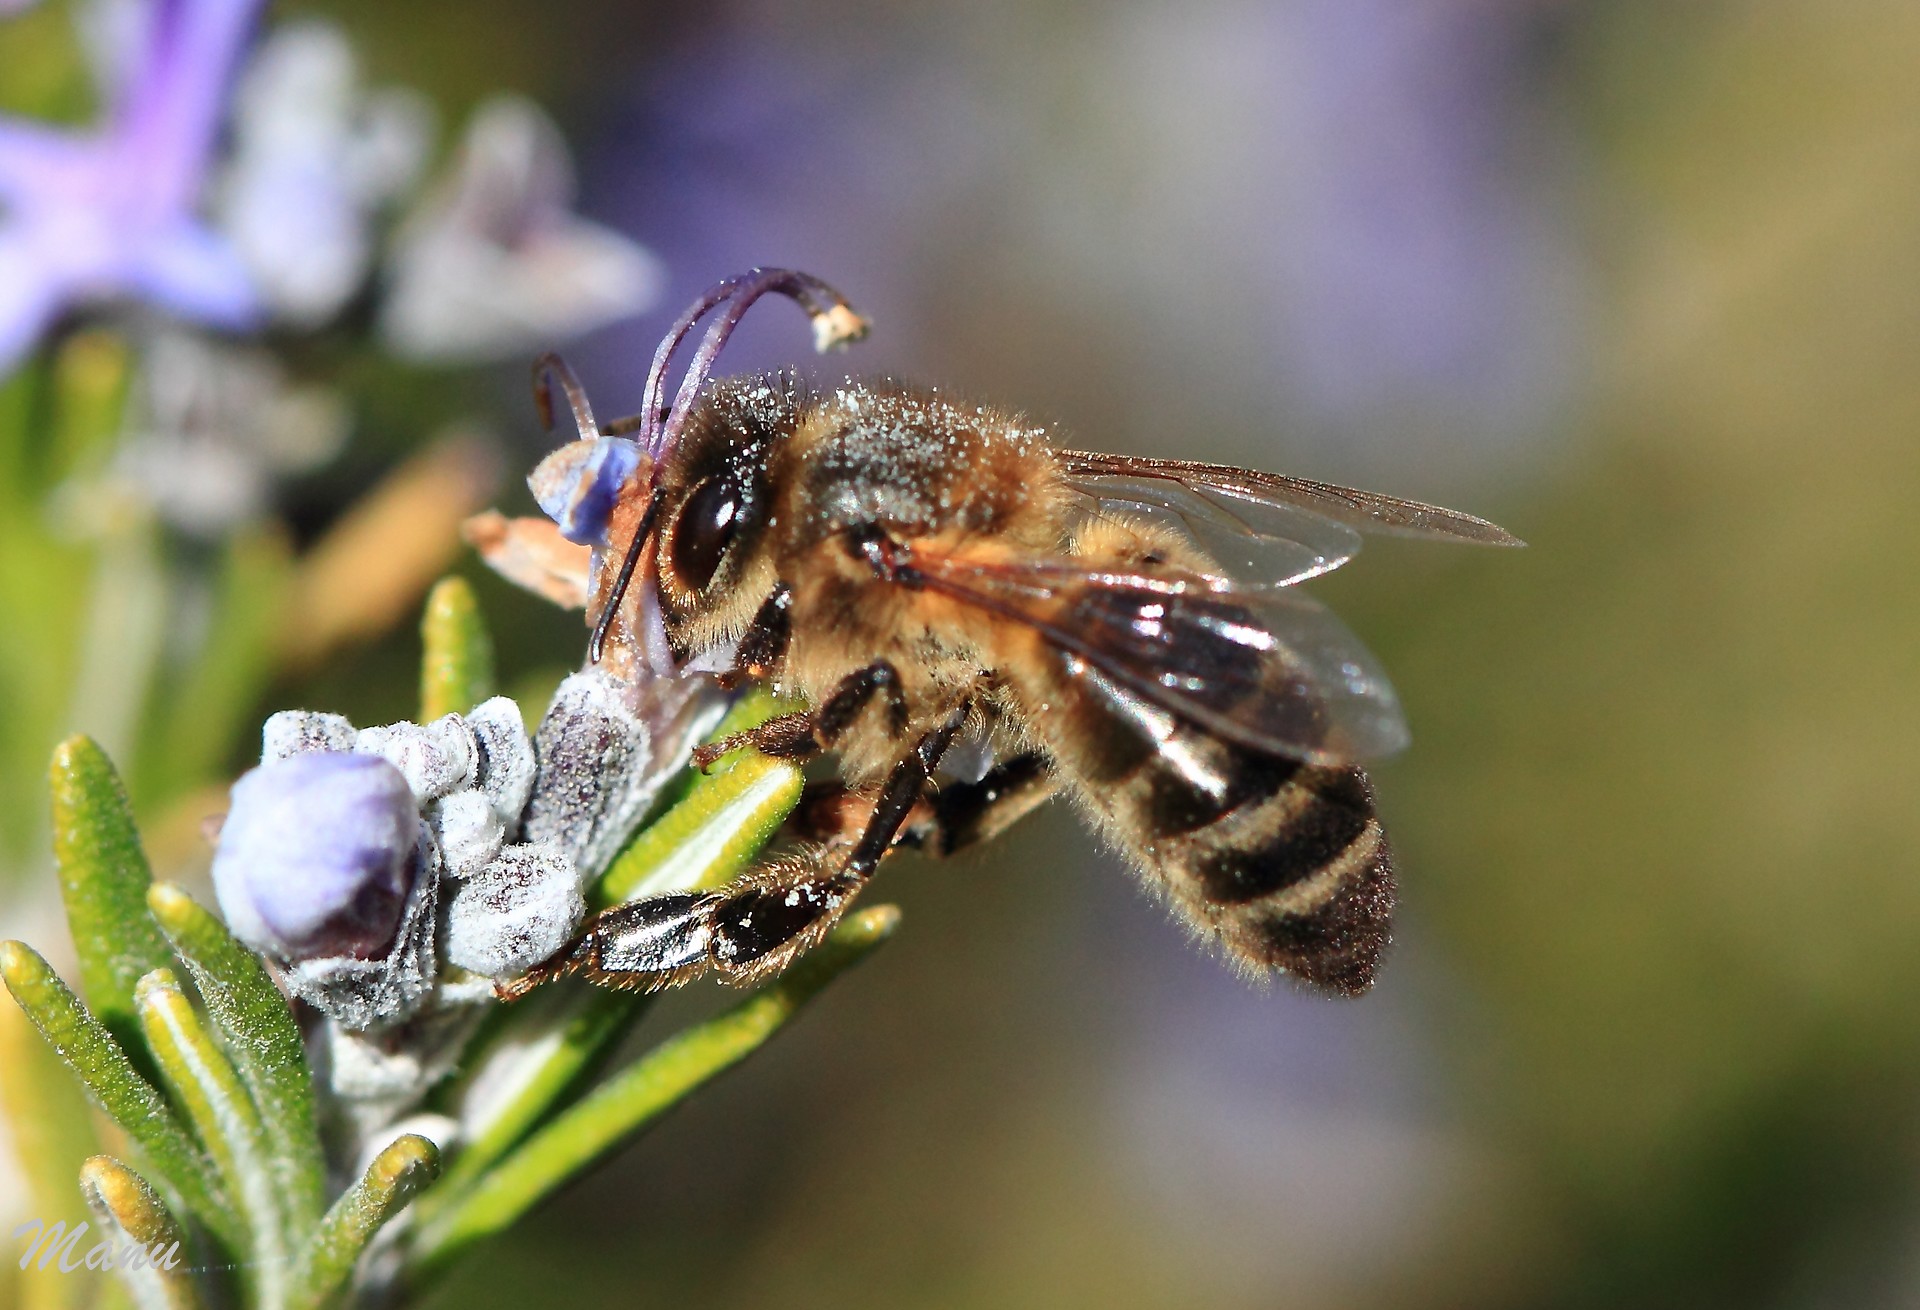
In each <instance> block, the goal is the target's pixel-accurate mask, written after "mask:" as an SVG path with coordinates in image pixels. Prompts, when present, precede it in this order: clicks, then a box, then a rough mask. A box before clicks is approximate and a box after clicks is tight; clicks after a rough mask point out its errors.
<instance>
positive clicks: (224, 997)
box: [147, 882, 326, 1234]
mask: <svg viewBox="0 0 1920 1310" xmlns="http://www.w3.org/2000/svg"><path fill="white" fill-rule="evenodd" d="M147 905H148V907H149V908H150V909H151V910H152V911H153V917H154V920H155V921H156V922H158V923H159V925H160V927H161V930H162V931H164V932H165V933H166V934H167V938H168V940H170V941H171V942H172V943H173V948H174V950H175V951H177V952H178V953H179V955H180V958H181V959H182V960H184V961H186V964H187V968H188V969H189V970H190V971H192V973H193V981H194V985H195V986H196V987H197V988H198V990H199V992H200V999H201V1000H203V1001H205V1002H206V1006H207V1016H208V1017H209V1018H210V1019H212V1020H213V1026H214V1030H215V1032H217V1033H218V1034H219V1037H220V1043H221V1045H222V1046H223V1047H224V1048H225V1050H226V1052H227V1055H228V1056H229V1057H230V1058H231V1059H232V1060H233V1065H234V1068H235V1069H236V1070H237V1071H238V1072H239V1074H240V1079H241V1081H242V1082H243V1083H245V1084H246V1088H247V1092H248V1094H249V1095H250V1096H251V1098H252V1100H253V1103H254V1105H256V1106H257V1107H258V1108H259V1112H260V1120H261V1124H262V1127H263V1130H264V1132H265V1136H266V1142H267V1164H268V1167H269V1168H270V1169H271V1170H272V1171H273V1174H274V1179H275V1182H276V1183H277V1184H278V1186H279V1188H280V1191H281V1195H282V1196H283V1198H284V1209H285V1210H286V1212H287V1219H288V1222H289V1225H290V1227H289V1229H288V1231H289V1233H290V1234H291V1233H293V1232H304V1231H305V1230H306V1229H307V1228H308V1227H309V1226H310V1225H312V1224H313V1222H314V1221H315V1220H317V1219H318V1218H319V1217H320V1212H321V1210H322V1209H323V1208H324V1207H325V1204H326V1200H325V1195H324V1189H325V1185H326V1161H325V1159H324V1157H323V1155H322V1153H321V1150H320V1138H319V1136H318V1134H317V1132H316V1130H315V1127H314V1111H313V1079H312V1076H311V1075H310V1074H309V1073H308V1072H307V1062H306V1051H305V1048H304V1047H303V1046H302V1045H301V1042H300V1029H299V1028H298V1027H297V1026H296V1025H295V1023H294V1019H293V1011H292V1010H291V1009H289V1008H288V1006H287V1001H286V998H285V997H284V996H282V995H281V994H280V989H279V988H278V987H276V986H274V984H273V979H272V978H270V977H269V976H268V975H267V970H266V967H265V966H264V965H262V964H261V963H260V959H259V957H258V956H256V955H254V954H253V952H251V951H249V950H247V948H246V947H244V946H242V945H241V944H240V943H239V942H237V941H235V940H234V939H233V937H232V936H231V935H230V934H229V933H228V932H227V930H226V928H225V927H224V926H223V925H222V924H221V923H220V921H219V920H218V919H216V918H214V916H213V915H212V914H210V913H208V912H207V910H206V909H204V908H203V907H202V906H200V905H199V904H198V903H197V902H195V901H194V899H193V898H192V897H191V896H189V895H187V894H186V893H185V892H184V891H181V890H180V889H179V888H178V887H175V886H174V885H173V884H171V883H164V882H163V883H155V884H154V885H153V887H152V888H151V889H149V890H148V892H147Z"/></svg>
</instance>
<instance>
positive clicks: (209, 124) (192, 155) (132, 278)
mask: <svg viewBox="0 0 1920 1310" xmlns="http://www.w3.org/2000/svg"><path fill="white" fill-rule="evenodd" d="M257 8H258V3H257V0H154V3H152V4H151V5H149V6H147V7H146V8H145V9H144V10H143V14H142V17H143V22H142V23H141V24H140V25H139V30H138V39H137V42H136V44H135V46H134V47H133V49H132V51H131V52H130V57H129V58H128V60H127V61H126V63H125V64H124V65H123V67H124V68H125V70H126V72H125V76H124V78H123V79H122V80H121V81H120V82H119V84H118V85H115V86H114V87H112V88H111V89H110V93H109V94H110V98H111V108H110V109H109V111H108V113H107V116H106V120H105V122H104V123H103V124H102V125H101V126H100V127H98V128H96V129H94V130H92V131H90V132H70V131H66V130H63V129H59V128H55V127H49V126H44V125H40V124H33V123H23V122H19V121H0V374H4V373H5V372H7V371H8V369H9V368H11V366H12V365H13V364H14V363H16V362H17V361H18V360H19V359H20V357H21V356H22V355H23V354H25V353H26V352H27V351H28V350H29V349H31V348H32V345H33V343H34V341H35V339H36V338H37V337H38V336H39V335H40V333H41V332H42V331H44V330H45V328H46V327H47V325H48V324H49V323H51V322H52V321H53V319H54V318H55V317H56V316H57V315H58V314H59V313H60V312H61V311H62V310H64V309H65V308H67V307H68V306H70V305H74V304H81V303H86V302H89V301H97V300H102V299H107V298H111V297H116V296H134V297H138V298H141V299H146V300H151V301H153V302H155V303H157V304H159V305H161V306H163V307H165V308H166V309H168V310H170V311H171V312H173V313H175V314H178V315H180V316H181V317H183V318H189V319H193V320H196V321H198V322H202V323H207V324H210V325H213V326H216V327H223V328H242V327H246V326H248V325H250V324H252V323H253V322H254V321H256V319H257V318H258V316H259V309H260V307H259V302H258V298H257V297H256V295H255V292H254V289H253V286H252V284H251V282H250V281H249V279H248V277H247V272H246V269H245V267H244V266H243V265H242V263H241V261H240V259H239V258H238V256H237V255H236V254H235V253H234V251H233V250H232V249H231V248H230V247H229V246H228V244H227V243H226V241H225V240H224V239H223V238H221V237H220V236H218V235H217V234H215V233H214V232H213V231H211V230H210V229H208V228H207V227H206V226H205V225H204V224H203V223H202V222H201V221H200V219H199V217H198V215H197V214H196V213H195V207H196V204H197V202H198V199H199V196H200V192H201V188H202V183H203V181H204V178H205V174H206V170H207V163H208V157H209V155H210V153H211V151H212V148H213V145H214V143H215V136H216V132H217V130H218V128H219V124H220V119H221V110H222V106H223V105H224V103H225V98H226V93H227V87H228V83H229V81H230V80H231V76H232V73H233V68H234V64H235V61H236V60H237V58H238V57H239V54H240V52H241V50H242V48H243V47H244V45H245V42H246V38H247V34H248V30H249V28H250V26H251V23H252V19H253V16H254V12H255V10H256V9H257Z"/></svg>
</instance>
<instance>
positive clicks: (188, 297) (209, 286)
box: [127, 222, 260, 329]
mask: <svg viewBox="0 0 1920 1310" xmlns="http://www.w3.org/2000/svg"><path fill="white" fill-rule="evenodd" d="M127 281H128V283H129V287H128V289H129V290H131V291H135V292H138V293H139V294H141V295H143V296H146V297H148V298H150V299H152V300H154V301H157V302H158V303H159V304H161V305H163V306H165V307H166V308H168V309H170V310H172V311H173V312H174V313H176V314H178V315H180V316H181V317H182V318H190V319H194V320H195V321H197V322H201V323H208V324H212V325H213V326H215V327H222V328H230V329H243V328H248V327H252V326H254V325H255V324H256V323H257V322H258V321H259V318H260V298H259V297H258V296H257V295H256V294H255V293H254V289H253V281H252V279H251V278H249V277H248V276H247V269H246V265H245V264H243V263H242V262H241V261H240V257H239V255H238V254H236V253H235V252H234V250H233V247H232V246H230V245H228V244H227V243H226V242H225V241H224V240H222V239H221V238H220V237H218V236H216V235H214V234H213V233H212V232H210V231H208V230H207V229H206V228H204V227H201V226H200V225H198V224H197V223H188V222H180V223H176V224H174V225H173V226H171V227H169V228H166V229H163V230H162V231H161V232H159V233H157V234H155V235H153V236H151V237H149V238H147V239H146V240H145V241H144V242H143V243H142V244H141V245H140V246H139V247H137V248H136V249H134V250H133V251H131V252H129V257H128V267H127Z"/></svg>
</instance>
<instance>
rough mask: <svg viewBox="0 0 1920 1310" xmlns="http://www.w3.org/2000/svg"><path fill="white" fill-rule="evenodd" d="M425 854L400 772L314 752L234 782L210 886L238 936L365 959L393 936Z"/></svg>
mask: <svg viewBox="0 0 1920 1310" xmlns="http://www.w3.org/2000/svg"><path fill="white" fill-rule="evenodd" d="M420 864H421V852H420V812H419V809H418V806H417V805H416V803H415V801H414V798H413V792H412V790H411V789H410V788H409V787H408V785H407V780H406V778H405V777H404V776H403V775H402V774H401V772H400V770H399V769H397V768H395V767H394V766H393V765H392V764H390V763H388V762H387V761H386V760H384V759H382V758H380V757H379V756H377V755H362V754H351V753H348V752H344V751H311V752H306V753H303V754H297V755H290V756H288V757H287V758H285V759H281V760H276V761H274V762H272V763H270V764H263V765H261V766H260V767H259V768H256V769H253V770H250V771H249V772H248V773H247V774H246V775H245V776H243V777H242V778H241V779H240V781H239V782H237V783H235V784H234V786H233V808H232V809H231V810H230V811H229V812H228V814H227V819H226V823H225V825H224V826H223V827H222V829H221V832H220V846H219V849H218V851H216V852H215V855H214V861H213V885H214V891H215V893H216V894H217V895H218V897H219V900H220V908H221V911H222V912H223V913H224V914H225V915H226V918H227V922H228V924H229V925H231V927H232V928H233V931H234V934H235V935H236V936H238V937H239V938H240V940H242V941H244V942H246V943H247V944H248V945H249V946H252V947H253V948H254V949H255V950H257V951H259V952H261V953H262V954H264V955H267V956H270V957H272V958H273V959H276V960H279V961H281V962H283V963H288V962H293V961H298V960H305V959H314V958H318V957H322V956H352V957H354V958H355V959H361V960H368V959H373V958H375V957H377V956H380V955H382V954H384V953H385V952H386V950H387V948H388V946H389V945H391V943H392V942H393V938H394V934H395V932H397V931H398V929H399V927H400V920H401V917H402V914H403V912H404V910H405V908H406V902H407V895H408V893H409V891H410V890H411V889H412V886H413V881H414V879H415V878H416V877H417V876H418V875H419V869H420Z"/></svg>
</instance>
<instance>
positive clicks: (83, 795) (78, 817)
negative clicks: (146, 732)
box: [51, 737, 173, 1062]
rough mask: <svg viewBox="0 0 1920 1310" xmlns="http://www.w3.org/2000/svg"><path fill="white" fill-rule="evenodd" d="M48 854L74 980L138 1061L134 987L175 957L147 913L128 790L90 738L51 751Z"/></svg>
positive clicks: (142, 1050) (146, 878)
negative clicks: (73, 956)
mask: <svg viewBox="0 0 1920 1310" xmlns="http://www.w3.org/2000/svg"><path fill="white" fill-rule="evenodd" d="M51 773H52V785H53V856H54V861H55V863H56V864H57V865H58V866H59V870H60V894H61V896H62V897H63V898H64V899H65V901H66V904H67V923H68V924H69V925H70V926H71V927H72V929H73V944H74V949H75V950H77V951H78V952H79V955H80V987H81V991H82V992H84V993H85V995H86V998H87V1001H88V1003H89V1004H91V1005H92V1006H93V1010H94V1013H95V1014H97V1015H99V1016H100V1022H101V1023H103V1024H105V1025H106V1027H107V1031H108V1032H110V1033H112V1034H113V1035H114V1037H115V1038H117V1039H118V1040H119V1042H120V1045H121V1046H122V1047H123V1048H125V1049H126V1051H127V1052H128V1053H129V1054H131V1055H132V1056H133V1057H134V1059H135V1060H136V1061H141V1062H144V1060H145V1058H146V1047H145V1046H144V1045H142V1043H141V1041H140V1038H139V1032H140V1025H139V1023H138V1021H137V1020H136V1019H135V1018H134V1013H133V987H134V984H135V983H137V982H138V981H139V980H140V977H141V975H143V974H145V973H147V972H148V971H149V970H152V969H159V968H164V967H166V966H167V965H169V964H171V963H173V955H172V953H171V952H169V951H168V950H167V944H166V942H165V941H164V940H162V939H161V936H160V930H159V928H157V927H156V926H155V925H154V922H153V919H152V917H151V916H150V915H149V914H148V913H147V884H148V883H150V882H151V881H152V880H153V875H152V874H151V873H150V872H148V869H147V856H146V852H145V851H143V850H142V849H141V848H140V832H139V829H138V828H136V827H135V826H134V822H133V811H132V810H131V809H130V808H129V807H128V805H127V793H126V791H125V789H124V788H122V787H121V785H120V777H119V775H118V774H116V773H115V772H114V769H113V764H112V763H111V762H110V761H109V760H108V759H107V756H106V752H104V751H102V750H101V749H100V747H99V746H98V745H96V744H95V743H94V742H93V741H92V739H91V738H88V737H69V738H67V739H66V740H65V741H63V742H61V743H60V745H59V746H58V747H57V748H56V749H55V750H54V752H53V768H52V770H51Z"/></svg>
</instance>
